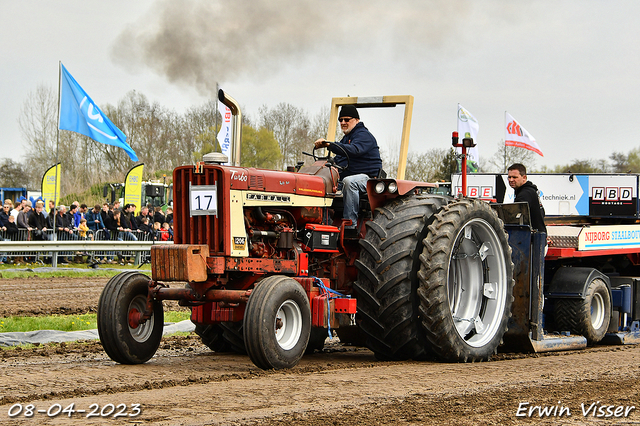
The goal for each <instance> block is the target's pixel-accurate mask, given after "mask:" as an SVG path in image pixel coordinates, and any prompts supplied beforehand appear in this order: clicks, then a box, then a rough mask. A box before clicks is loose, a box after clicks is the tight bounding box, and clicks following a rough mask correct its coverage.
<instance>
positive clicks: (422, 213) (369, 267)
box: [338, 194, 451, 360]
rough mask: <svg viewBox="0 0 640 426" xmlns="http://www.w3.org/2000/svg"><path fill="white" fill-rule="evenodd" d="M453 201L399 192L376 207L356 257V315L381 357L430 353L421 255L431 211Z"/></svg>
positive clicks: (385, 358)
mask: <svg viewBox="0 0 640 426" xmlns="http://www.w3.org/2000/svg"><path fill="white" fill-rule="evenodd" d="M450 200H451V198H449V197H444V196H440V195H413V194H412V195H407V196H403V197H399V198H396V199H394V200H393V201H391V202H389V203H388V204H387V205H385V206H384V207H379V208H377V209H376V211H375V217H374V219H373V220H372V221H369V222H366V228H367V233H366V236H365V238H364V240H360V246H361V251H360V258H359V259H358V261H356V266H357V268H358V271H359V273H358V281H357V282H356V283H354V288H355V292H356V297H357V300H358V315H357V317H356V318H357V322H358V325H359V326H360V329H361V330H362V332H363V333H364V334H365V335H366V342H367V343H366V345H367V347H368V348H369V349H371V350H372V351H373V352H374V353H375V355H376V358H378V359H382V360H405V359H412V358H413V359H420V358H423V357H425V355H426V354H427V349H428V345H427V344H426V340H425V338H424V332H423V331H422V328H421V326H420V320H419V318H418V304H419V301H418V297H417V295H416V291H417V287H418V281H417V278H416V274H417V271H418V268H419V266H420V262H419V259H418V256H419V255H420V252H421V250H422V239H423V238H424V236H425V234H426V232H427V226H428V224H429V223H430V222H431V220H432V216H433V214H434V213H435V212H436V211H438V210H440V209H441V208H442V206H444V205H445V204H446V203H447V202H449V201H450ZM338 333H339V332H338Z"/></svg>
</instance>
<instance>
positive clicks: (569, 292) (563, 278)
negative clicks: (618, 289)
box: [545, 267, 612, 300]
mask: <svg viewBox="0 0 640 426" xmlns="http://www.w3.org/2000/svg"><path fill="white" fill-rule="evenodd" d="M596 278H600V279H601V280H602V281H604V282H605V284H606V285H607V289H608V290H609V297H610V299H609V300H612V299H611V282H610V280H609V277H608V276H606V275H604V274H603V273H602V272H600V271H598V270H597V269H593V268H585V267H575V268H570V267H562V268H560V269H558V271H557V272H556V273H555V274H554V275H553V278H552V279H551V284H549V287H548V289H547V291H546V293H545V296H546V297H547V298H549V299H560V298H571V299H584V298H585V295H586V293H587V288H588V287H589V284H590V283H591V281H593V280H594V279H596Z"/></svg>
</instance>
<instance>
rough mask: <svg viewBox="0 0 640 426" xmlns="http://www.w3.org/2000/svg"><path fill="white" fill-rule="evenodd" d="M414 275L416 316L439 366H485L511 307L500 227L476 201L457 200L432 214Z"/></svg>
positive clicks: (510, 277) (507, 259) (510, 271)
mask: <svg viewBox="0 0 640 426" xmlns="http://www.w3.org/2000/svg"><path fill="white" fill-rule="evenodd" d="M423 243H424V244H423V245H424V249H423V251H422V254H421V255H420V262H421V267H420V271H419V272H418V278H419V280H420V288H419V289H418V295H419V296H420V316H421V319H422V326H423V328H424V330H425V333H426V337H427V339H428V340H429V343H430V344H431V349H432V350H433V352H434V353H435V354H436V355H437V356H438V357H439V358H440V359H442V360H444V361H453V362H467V361H471V362H474V361H485V360H488V359H489V358H490V357H491V355H493V354H494V353H495V352H496V350H497V348H498V346H499V345H500V344H501V343H502V337H503V335H504V333H505V332H506V331H507V322H508V320H509V317H510V316H511V304H512V302H513V285H514V281H513V263H512V261H511V248H510V247H509V243H508V237H507V234H506V232H505V231H504V225H503V223H502V221H501V220H500V219H499V218H498V215H497V214H496V213H495V212H494V211H493V210H492V209H491V207H490V206H489V205H488V204H487V203H484V202H482V201H477V200H475V201H474V200H470V199H463V200H461V201H458V202H454V203H451V204H449V205H447V206H445V207H444V208H443V209H442V210H441V211H439V212H438V213H436V214H435V215H434V220H433V222H432V223H431V224H430V225H429V232H428V234H427V236H426V237H425V239H424V242H423Z"/></svg>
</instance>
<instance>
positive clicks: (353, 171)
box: [315, 105, 382, 233]
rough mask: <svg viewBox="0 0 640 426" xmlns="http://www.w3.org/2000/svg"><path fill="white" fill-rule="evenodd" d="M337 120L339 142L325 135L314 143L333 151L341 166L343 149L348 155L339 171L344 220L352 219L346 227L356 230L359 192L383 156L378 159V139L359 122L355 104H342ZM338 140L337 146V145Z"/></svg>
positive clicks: (365, 189) (380, 167)
mask: <svg viewBox="0 0 640 426" xmlns="http://www.w3.org/2000/svg"><path fill="white" fill-rule="evenodd" d="M338 121H339V122H340V128H341V129H342V132H343V133H344V137H343V138H342V139H341V140H340V142H337V143H331V142H327V141H326V140H325V139H318V140H317V141H315V147H316V148H324V147H327V149H329V151H331V152H333V153H334V154H335V155H336V157H335V161H336V164H337V165H339V166H342V167H346V166H347V159H346V158H345V156H344V153H345V152H346V153H347V155H348V156H349V167H348V168H347V169H345V170H342V171H341V172H340V179H341V180H342V193H343V201H344V212H343V217H344V219H345V220H351V225H349V226H346V229H345V231H346V230H349V229H352V230H355V229H356V224H357V223H358V209H359V207H360V194H361V193H364V192H366V191H367V180H368V179H369V178H374V177H377V176H378V174H379V173H380V170H381V169H382V160H381V159H380V148H379V147H378V142H376V138H375V137H374V136H373V135H372V134H371V132H369V130H368V129H367V128H366V127H364V123H362V122H360V115H359V114H358V110H357V109H356V107H355V106H353V105H344V106H343V107H342V108H341V109H340V114H339V115H338ZM337 144H340V146H339V147H336V146H335V145H337ZM341 148H342V149H341ZM343 150H344V151H343ZM350 233H353V231H351V232H350Z"/></svg>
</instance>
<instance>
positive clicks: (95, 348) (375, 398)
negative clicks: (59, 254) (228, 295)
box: [0, 278, 640, 426]
mask: <svg viewBox="0 0 640 426" xmlns="http://www.w3.org/2000/svg"><path fill="white" fill-rule="evenodd" d="M106 281H107V280H106V279H90V280H87V279H76V278H74V279H59V278H56V279H37V278H34V279H27V280H25V279H20V280H0V300H2V302H1V304H0V316H6V315H15V314H20V315H39V314H49V313H74V314H75V313H84V312H88V311H93V310H95V309H96V307H97V301H98V297H99V295H100V291H101V290H102V286H104V284H105V283H106ZM496 358H497V359H496V360H494V361H491V362H488V363H479V364H444V363H438V362H381V361H377V360H376V359H375V357H374V356H373V354H372V353H371V352H370V351H368V350H366V349H363V348H356V347H350V346H341V345H340V344H338V343H333V342H331V343H327V345H325V349H324V350H323V351H322V352H318V353H315V354H313V355H308V356H305V357H304V358H303V359H302V361H301V363H300V364H299V365H298V366H297V367H295V368H293V369H291V370H287V371H262V370H260V369H258V368H256V367H255V366H254V365H253V364H252V363H251V361H250V360H249V358H248V357H247V356H245V355H237V354H228V353H222V354H219V353H214V352H211V351H210V350H209V349H208V348H206V347H205V346H203V345H202V344H201V342H200V341H199V339H198V338H197V337H196V336H194V335H192V336H186V337H180V336H174V337H168V338H165V339H164V340H163V342H162V344H161V347H160V350H159V351H158V352H157V354H156V356H155V357H154V358H152V359H151V360H150V361H149V362H147V363H146V364H143V365H136V366H128V365H119V364H116V363H114V362H113V361H111V360H110V359H109V358H108V357H107V355H106V354H105V353H104V351H103V350H102V347H101V345H100V343H99V342H97V341H91V342H78V343H67V344H47V345H41V346H39V347H36V348H33V349H28V350H25V349H23V350H15V349H14V350H6V349H4V350H2V351H0V389H1V390H2V392H1V393H0V424H7V425H9V424H11V425H16V424H28V425H36V424H38V425H39V424H55V425H66V424H163V425H164V424H166V425H210V424H211V425H292V424H293V425H345V426H346V425H349V426H355V425H424V424H434V425H485V424H487V425H516V424H539V423H541V424H553V425H555V424H579V425H593V424H640V413H639V410H638V408H640V397H639V395H640V380H639V377H638V376H639V373H638V371H639V368H638V367H639V364H640V347H636V346H624V347H622V346H620V347H618V346H600V347H596V348H590V349H587V350H583V351H573V352H558V353H550V354H542V355H531V354H501V355H499V356H498V357H496ZM72 404H73V405H72ZM111 404H112V405H111ZM136 404H139V405H136ZM69 407H72V409H73V410H74V411H73V412H71V409H69ZM536 407H537V408H536ZM618 407H621V408H618ZM65 408H68V409H67V410H66V412H65V413H60V414H57V415H54V414H56V413H57V412H58V411H61V410H63V409H65ZM114 408H115V411H114ZM138 408H139V410H140V413H139V414H137V415H135V416H130V414H136V413H137V410H138ZM599 408H600V409H601V410H600V411H599V410H598V409H599ZM81 410H85V411H84V412H81ZM542 410H545V411H543V412H542V413H541V411H542ZM587 410H588V412H587V413H586V415H585V413H584V412H586V411H587ZM616 410H617V411H616ZM92 411H93V414H95V416H92ZM115 413H120V414H119V415H118V416H117V417H116V418H114V417H115V416H116V414H115ZM625 413H626V416H625ZM26 414H30V415H31V416H27V415H26ZM519 414H524V416H522V415H519ZM529 414H530V415H529ZM616 415H617V417H616ZM607 416H608V417H607Z"/></svg>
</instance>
